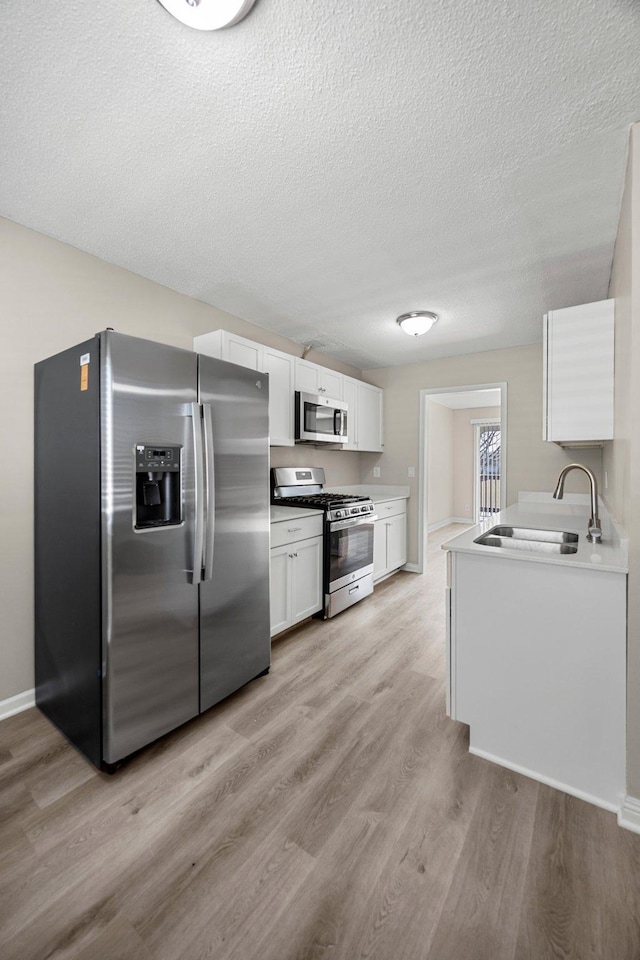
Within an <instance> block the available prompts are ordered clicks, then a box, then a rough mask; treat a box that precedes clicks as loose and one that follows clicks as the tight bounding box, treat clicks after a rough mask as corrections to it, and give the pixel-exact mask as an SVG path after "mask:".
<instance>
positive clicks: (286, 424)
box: [263, 347, 295, 447]
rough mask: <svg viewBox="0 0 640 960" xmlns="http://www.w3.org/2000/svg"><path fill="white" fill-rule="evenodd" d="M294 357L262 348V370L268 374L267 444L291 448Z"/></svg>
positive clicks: (292, 441)
mask: <svg viewBox="0 0 640 960" xmlns="http://www.w3.org/2000/svg"><path fill="white" fill-rule="evenodd" d="M294 359H295V358H294V357H292V356H289V354H287V353H281V352H280V350H272V349H271V348H270V347H265V348H264V365H263V369H264V370H265V371H266V373H268V374H269V443H270V445H271V446H272V447H292V446H293V444H294V438H293V367H294Z"/></svg>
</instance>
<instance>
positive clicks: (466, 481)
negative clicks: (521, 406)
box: [451, 407, 500, 522]
mask: <svg viewBox="0 0 640 960" xmlns="http://www.w3.org/2000/svg"><path fill="white" fill-rule="evenodd" d="M483 417H487V418H491V419H496V420H499V419H500V407H471V408H469V409H463V410H454V411H453V504H452V512H451V516H452V517H455V518H456V519H457V520H469V521H470V522H473V480H474V477H473V470H474V463H475V456H474V454H475V451H474V446H475V438H474V427H473V424H472V423H471V421H472V420H481V419H482V418H483Z"/></svg>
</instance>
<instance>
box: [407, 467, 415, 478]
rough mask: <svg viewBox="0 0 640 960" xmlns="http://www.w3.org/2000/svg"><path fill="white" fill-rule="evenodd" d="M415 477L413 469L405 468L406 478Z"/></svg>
mask: <svg viewBox="0 0 640 960" xmlns="http://www.w3.org/2000/svg"><path fill="white" fill-rule="evenodd" d="M415 475H416V468H415V467H407V476H408V477H415Z"/></svg>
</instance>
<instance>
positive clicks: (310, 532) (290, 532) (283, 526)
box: [271, 510, 322, 547]
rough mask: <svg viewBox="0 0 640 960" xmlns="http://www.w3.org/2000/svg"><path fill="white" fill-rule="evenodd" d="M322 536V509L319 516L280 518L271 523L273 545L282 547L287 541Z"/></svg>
mask: <svg viewBox="0 0 640 960" xmlns="http://www.w3.org/2000/svg"><path fill="white" fill-rule="evenodd" d="M320 536H322V511H321V510H318V514H317V516H314V517H303V518H302V519H300V518H296V519H295V520H278V521H276V522H275V523H272V524H271V546H272V547H281V546H283V545H284V544H285V543H295V542H296V541H297V540H308V539H309V537H320Z"/></svg>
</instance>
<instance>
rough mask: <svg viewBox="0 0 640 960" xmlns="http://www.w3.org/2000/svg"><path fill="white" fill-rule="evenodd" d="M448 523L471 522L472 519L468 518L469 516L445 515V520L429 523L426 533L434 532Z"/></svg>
mask: <svg viewBox="0 0 640 960" xmlns="http://www.w3.org/2000/svg"><path fill="white" fill-rule="evenodd" d="M449 523H468V524H472V523H473V520H471V519H469V517H447V519H446V520H438V522H437V523H430V524H429V526H428V527H427V533H435V531H436V530H439V529H440V528H441V527H446V526H447V524H449Z"/></svg>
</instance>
